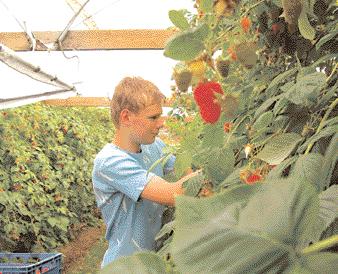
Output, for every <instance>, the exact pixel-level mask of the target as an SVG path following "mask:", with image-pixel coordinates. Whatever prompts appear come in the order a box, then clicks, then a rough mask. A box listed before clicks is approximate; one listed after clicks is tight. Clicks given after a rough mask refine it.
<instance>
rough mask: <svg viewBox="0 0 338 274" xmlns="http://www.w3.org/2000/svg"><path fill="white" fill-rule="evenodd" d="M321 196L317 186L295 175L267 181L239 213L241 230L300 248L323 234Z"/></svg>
mask: <svg viewBox="0 0 338 274" xmlns="http://www.w3.org/2000/svg"><path fill="white" fill-rule="evenodd" d="M318 213H319V199H318V195H317V193H316V190H315V188H314V187H313V186H312V185H310V184H309V183H307V182H306V181H304V180H301V179H298V180H295V179H294V178H291V179H288V180H276V181H271V182H269V183H266V184H264V185H263V186H262V189H261V190H260V191H259V192H258V193H257V194H255V196H254V197H253V198H252V199H250V201H249V202H248V204H247V205H246V207H245V208H244V209H243V210H242V211H241V213H240V216H239V224H238V227H239V228H240V229H241V230H242V231H246V232H252V233H258V232H259V233H262V234H264V235H269V237H271V238H273V239H274V240H276V241H278V242H279V243H283V244H285V245H289V246H292V247H293V248H295V249H297V248H298V247H299V246H300V245H303V243H304V242H310V241H311V240H312V239H313V236H312V235H314V234H315V235H320V234H321V232H322V229H319V228H318V226H317V220H318Z"/></svg>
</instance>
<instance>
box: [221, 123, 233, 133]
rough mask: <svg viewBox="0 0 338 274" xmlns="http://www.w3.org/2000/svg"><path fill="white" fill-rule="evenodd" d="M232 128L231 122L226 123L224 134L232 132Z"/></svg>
mask: <svg viewBox="0 0 338 274" xmlns="http://www.w3.org/2000/svg"><path fill="white" fill-rule="evenodd" d="M232 126H233V124H232V123H230V122H225V123H224V125H223V128H224V132H230V130H231V128H232Z"/></svg>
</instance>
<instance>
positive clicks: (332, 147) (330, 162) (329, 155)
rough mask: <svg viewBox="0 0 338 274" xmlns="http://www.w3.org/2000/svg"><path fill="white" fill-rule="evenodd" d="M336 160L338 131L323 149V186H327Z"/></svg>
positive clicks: (337, 154) (337, 157) (337, 158)
mask: <svg viewBox="0 0 338 274" xmlns="http://www.w3.org/2000/svg"><path fill="white" fill-rule="evenodd" d="M337 160H338V133H336V134H335V135H334V136H333V137H332V139H331V141H330V144H329V146H328V147H327V149H326V151H325V156H324V162H323V166H322V172H321V174H322V182H323V187H324V188H325V187H328V186H329V185H330V182H331V177H332V173H333V170H334V167H335V166H336V162H337Z"/></svg>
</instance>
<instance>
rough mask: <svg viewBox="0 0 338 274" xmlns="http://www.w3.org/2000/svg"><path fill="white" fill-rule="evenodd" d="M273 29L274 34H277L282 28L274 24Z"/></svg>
mask: <svg viewBox="0 0 338 274" xmlns="http://www.w3.org/2000/svg"><path fill="white" fill-rule="evenodd" d="M271 29H272V32H273V33H274V34H277V33H278V32H279V30H280V26H279V24H272V26H271Z"/></svg>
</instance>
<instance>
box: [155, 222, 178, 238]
mask: <svg viewBox="0 0 338 274" xmlns="http://www.w3.org/2000/svg"><path fill="white" fill-rule="evenodd" d="M174 226H175V221H171V222H169V223H166V224H165V225H164V226H163V227H162V228H161V230H160V232H159V233H157V235H156V237H155V241H157V240H159V239H160V238H162V237H163V236H164V235H166V234H168V233H170V232H172V231H173V230H174Z"/></svg>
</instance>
